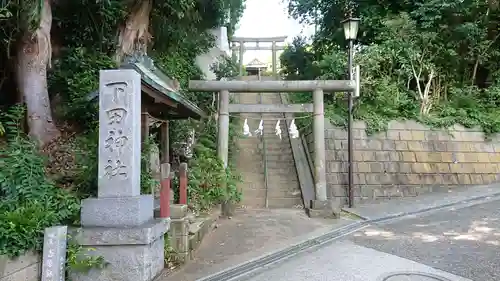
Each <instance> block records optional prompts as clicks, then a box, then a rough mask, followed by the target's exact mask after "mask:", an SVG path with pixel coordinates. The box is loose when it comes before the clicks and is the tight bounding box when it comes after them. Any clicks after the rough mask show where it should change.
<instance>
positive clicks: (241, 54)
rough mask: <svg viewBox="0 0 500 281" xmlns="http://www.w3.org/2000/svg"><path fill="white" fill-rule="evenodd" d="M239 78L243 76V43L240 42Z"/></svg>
mask: <svg viewBox="0 0 500 281" xmlns="http://www.w3.org/2000/svg"><path fill="white" fill-rule="evenodd" d="M239 50H240V58H239V59H240V76H243V75H244V73H243V72H244V71H243V55H244V54H245V42H243V41H240V48H239Z"/></svg>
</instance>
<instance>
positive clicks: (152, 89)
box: [88, 57, 206, 120]
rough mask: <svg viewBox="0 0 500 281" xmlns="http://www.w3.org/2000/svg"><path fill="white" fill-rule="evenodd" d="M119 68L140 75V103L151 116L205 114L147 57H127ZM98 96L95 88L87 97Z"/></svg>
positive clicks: (203, 115)
mask: <svg viewBox="0 0 500 281" xmlns="http://www.w3.org/2000/svg"><path fill="white" fill-rule="evenodd" d="M120 69H134V70H135V71H137V72H138V73H139V74H140V75H141V91H142V104H143V107H145V110H146V111H147V112H148V113H149V114H150V115H151V116H152V117H154V118H157V119H161V120H173V119H187V118H194V119H200V118H202V117H205V116H206V114H205V113H204V112H203V110H201V109H200V108H199V107H198V106H197V105H196V104H194V103H193V102H191V101H190V100H189V99H187V98H186V97H185V96H184V95H183V94H182V93H180V88H179V86H178V82H177V81H175V80H173V79H171V78H169V77H167V76H166V75H165V74H164V73H163V72H162V71H161V70H160V69H158V68H157V67H156V66H155V65H154V63H153V61H152V59H150V58H149V57H143V58H140V59H129V60H128V61H127V62H126V63H124V64H123V65H122V66H120ZM98 96H99V90H96V91H94V92H92V93H90V94H89V96H88V99H89V100H91V101H94V100H95V99H97V98H98Z"/></svg>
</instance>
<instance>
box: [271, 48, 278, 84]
mask: <svg viewBox="0 0 500 281" xmlns="http://www.w3.org/2000/svg"><path fill="white" fill-rule="evenodd" d="M271 49H272V52H273V57H272V63H273V78H274V79H277V78H278V71H277V69H276V64H277V63H276V41H273V45H272V48H271Z"/></svg>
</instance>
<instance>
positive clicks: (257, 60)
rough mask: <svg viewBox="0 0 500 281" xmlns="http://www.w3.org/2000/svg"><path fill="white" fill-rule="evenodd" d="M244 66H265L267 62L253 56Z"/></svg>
mask: <svg viewBox="0 0 500 281" xmlns="http://www.w3.org/2000/svg"><path fill="white" fill-rule="evenodd" d="M246 68H267V64H265V63H263V62H261V61H260V60H259V59H257V58H255V59H253V60H252V61H251V62H249V63H248V64H247V65H246Z"/></svg>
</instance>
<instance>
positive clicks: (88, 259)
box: [66, 237, 109, 273]
mask: <svg viewBox="0 0 500 281" xmlns="http://www.w3.org/2000/svg"><path fill="white" fill-rule="evenodd" d="M68 238H70V237H68ZM68 241H69V242H68V246H67V249H66V271H67V272H68V273H69V272H83V273H85V272H88V271H90V270H91V269H103V268H105V267H106V266H108V265H109V263H107V262H106V261H105V260H104V257H102V256H95V255H90V254H88V253H87V252H88V251H95V249H93V248H85V249H84V248H83V247H82V246H81V245H79V244H77V243H75V242H74V241H73V240H72V239H68Z"/></svg>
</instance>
